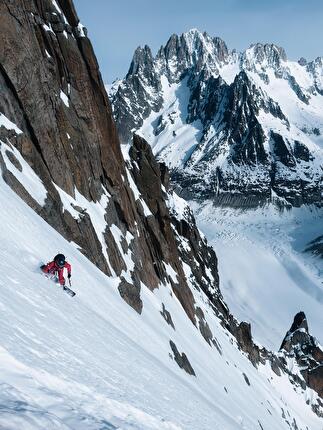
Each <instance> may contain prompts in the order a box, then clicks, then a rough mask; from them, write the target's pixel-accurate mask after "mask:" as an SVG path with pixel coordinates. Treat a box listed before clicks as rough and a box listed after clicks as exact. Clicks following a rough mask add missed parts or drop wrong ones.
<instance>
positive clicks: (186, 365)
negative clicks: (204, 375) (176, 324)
mask: <svg viewBox="0 0 323 430" xmlns="http://www.w3.org/2000/svg"><path fill="white" fill-rule="evenodd" d="M169 344H170V347H171V348H172V351H173V354H174V360H175V361H176V363H177V364H178V365H179V367H180V368H181V369H184V370H185V372H186V373H188V374H189V375H192V376H196V374H195V372H194V369H193V367H192V366H191V363H190V362H189V360H188V358H187V356H186V354H185V352H182V353H180V352H179V351H178V349H177V346H176V345H175V343H174V342H173V341H172V340H170V341H169Z"/></svg>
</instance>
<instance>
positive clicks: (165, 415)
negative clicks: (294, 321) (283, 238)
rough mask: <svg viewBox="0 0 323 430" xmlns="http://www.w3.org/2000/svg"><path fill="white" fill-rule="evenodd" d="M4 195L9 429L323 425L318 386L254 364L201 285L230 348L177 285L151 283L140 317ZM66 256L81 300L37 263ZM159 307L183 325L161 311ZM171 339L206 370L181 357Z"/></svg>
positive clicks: (2, 413)
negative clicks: (186, 305)
mask: <svg viewBox="0 0 323 430" xmlns="http://www.w3.org/2000/svg"><path fill="white" fill-rule="evenodd" d="M0 201H1V211H0V223H1V229H0V240H1V244H2V246H1V249H0V273H1V277H0V309H1V325H0V375H1V376H0V385H1V387H0V428H1V429H5V430H9V429H10V430H17V429H18V428H19V429H24V430H29V429H42V430H43V429H51V430H54V429H74V430H82V429H84V430H85V429H86V430H89V429H93V430H94V429H95V430H99V429H101V430H103V429H116V428H118V429H180V428H182V429H199V430H201V429H205V430H206V429H219V430H220V429H221V430H224V429H226V430H236V429H239V428H241V429H248V430H253V429H258V430H259V428H270V429H273V430H276V429H277V430H282V429H284V428H286V429H289V428H290V425H291V423H292V422H293V420H294V419H295V420H296V422H297V425H298V428H299V429H303V430H305V429H306V426H307V428H310V429H311V430H321V429H322V420H321V419H319V418H318V417H317V416H316V415H315V414H314V413H313V412H312V410H311V406H310V404H309V405H307V404H306V403H305V401H304V400H305V399H308V400H309V403H310V402H311V401H315V398H316V395H315V394H314V392H313V391H312V390H309V389H308V390H307V391H306V392H304V393H303V392H301V391H300V389H299V388H295V389H294V388H293V386H292V385H291V384H290V383H289V381H288V378H287V376H283V377H278V376H276V375H275V374H274V373H273V372H272V371H271V370H270V368H269V367H268V366H260V367H259V370H256V368H254V367H253V366H252V365H251V363H250V361H249V360H248V359H247V358H246V357H245V356H244V355H242V354H241V352H240V351H239V350H238V349H237V347H236V344H235V341H234V339H232V337H231V336H230V335H229V334H228V333H227V332H226V331H225V330H224V329H223V328H222V327H221V326H220V324H219V321H218V320H217V318H216V317H215V316H214V314H213V312H211V310H210V308H209V307H208V305H207V302H206V300H205V297H203V296H202V295H201V293H198V292H197V291H196V290H194V295H195V299H196V302H197V304H198V305H199V306H201V307H202V308H203V309H204V312H205V315H206V319H207V321H208V323H209V325H210V328H211V330H212V331H213V333H214V334H215V336H216V338H217V340H218V343H219V345H220V348H221V349H220V350H221V354H220V353H219V352H218V350H217V349H216V348H215V347H210V346H209V345H208V344H207V343H206V342H205V341H204V339H203V338H202V336H201V335H200V333H199V331H198V330H197V329H196V328H195V327H194V326H193V325H192V323H191V322H190V321H189V319H188V318H187V316H186V314H185V313H184V312H183V310H182V307H181V306H180V304H179V302H178V301H177V300H176V298H175V297H174V296H173V295H172V293H171V289H170V287H169V286H168V285H164V286H161V287H160V288H159V289H157V290H155V292H154V293H152V292H151V291H149V290H148V288H146V287H144V286H143V288H142V293H141V295H142V300H143V302H144V307H143V314H142V315H141V316H140V315H138V314H137V313H136V312H135V311H134V310H133V309H132V308H130V307H129V306H128V305H127V304H126V303H125V302H124V301H123V300H122V299H121V298H120V296H119V293H118V291H117V284H118V280H117V279H116V278H108V277H107V276H105V275H104V274H103V273H102V272H100V271H99V270H98V269H97V268H96V267H95V266H94V265H92V264H91V263H90V262H89V261H88V260H87V259H86V258H85V257H84V256H83V255H82V254H81V253H80V252H79V251H78V250H77V249H76V247H75V246H74V245H73V244H72V243H68V242H67V241H65V240H64V239H63V238H62V237H61V236H60V235H59V234H58V233H57V232H56V231H54V230H53V229H52V228H51V227H50V226H49V225H48V224H47V223H46V222H45V221H44V220H43V219H41V218H40V217H39V216H37V215H36V214H35V213H34V212H33V211H32V210H31V209H30V208H29V207H28V206H27V205H26V204H25V203H23V202H22V201H21V200H20V199H19V198H18V197H17V196H16V195H15V194H14V192H13V191H12V190H11V189H10V188H9V187H8V186H7V185H6V184H5V183H4V182H3V180H2V179H0ZM58 251H60V252H64V253H65V254H66V255H67V257H68V259H69V261H70V262H71V263H72V266H73V287H74V289H75V291H76V293H77V295H76V296H75V297H74V298H73V299H72V298H70V297H69V296H68V295H66V294H64V293H63V292H62V291H61V290H60V289H59V288H58V287H57V286H56V285H55V284H54V283H52V282H51V281H49V280H47V279H46V278H44V277H43V275H41V274H40V273H39V270H38V266H39V263H40V262H41V261H42V260H46V261H47V260H49V259H50V258H51V257H52V256H53V255H54V254H55V253H57V252H58ZM186 271H187V273H189V268H186ZM161 302H163V303H165V306H166V308H167V309H168V310H169V311H170V312H171V315H172V318H173V321H174V324H175V327H176V331H175V330H173V329H172V328H171V327H170V326H169V325H167V324H166V322H165V321H164V319H163V318H162V317H161V315H160V311H161ZM288 325H289V324H288ZM284 332H285V329H284ZM170 339H172V340H173V341H174V342H175V343H176V345H177V347H178V349H179V351H180V352H181V351H185V353H186V354H187V356H188V358H189V360H190V362H191V364H192V366H193V368H194V370H195V373H196V375H197V376H196V377H193V376H190V375H188V374H186V373H185V372H184V371H183V370H182V369H180V368H179V367H178V366H177V364H176V363H175V361H174V360H173V359H172V357H171V349H170V346H169V340H170ZM243 374H245V375H246V377H245V376H244V375H243ZM246 378H248V381H249V383H250V385H248V384H247V382H246V381H247V379H246ZM282 410H283V411H284V412H282ZM283 416H284V417H285V418H283Z"/></svg>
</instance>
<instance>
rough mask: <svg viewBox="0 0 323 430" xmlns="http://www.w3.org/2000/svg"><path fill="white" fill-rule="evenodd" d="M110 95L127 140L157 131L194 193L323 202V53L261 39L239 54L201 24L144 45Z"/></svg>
mask: <svg viewBox="0 0 323 430" xmlns="http://www.w3.org/2000/svg"><path fill="white" fill-rule="evenodd" d="M110 97H111V99H112V105H113V111H114V116H115V119H116V123H117V127H118V130H119V134H120V137H121V139H122V141H124V142H125V141H127V140H128V139H129V138H130V135H131V132H132V131H139V132H140V133H141V134H142V135H143V136H144V137H145V138H146V139H148V141H149V142H150V143H151V145H152V147H153V150H154V153H155V154H156V155H157V156H158V157H159V158H160V159H161V160H163V161H165V162H166V163H167V164H168V165H169V166H170V167H171V168H172V169H173V172H172V178H173V180H174V182H175V183H176V184H177V186H178V191H179V192H180V193H181V194H182V195H183V196H184V197H186V198H193V199H206V198H212V199H213V200H214V201H215V202H217V203H219V204H221V205H233V206H240V207H242V206H244V207H250V206H258V205H261V204H263V203H264V202H266V201H268V200H276V201H279V202H280V203H282V204H285V205H288V204H292V205H293V206H299V205H301V204H303V203H316V204H318V205H320V204H321V203H322V197H321V193H322V190H323V185H322V168H323V167H322V166H323V137H322V134H323V60H322V58H320V57H319V58H317V59H316V60H315V61H312V62H309V63H307V62H306V61H305V60H304V59H302V60H300V62H298V63H297V62H293V61H289V60H288V59H287V57H286V54H285V52H284V50H283V49H282V48H280V47H277V46H275V45H272V44H266V45H262V44H259V43H257V44H255V45H252V46H251V47H250V48H249V49H247V50H246V51H244V52H242V53H237V52H236V51H230V50H229V49H228V48H227V46H226V45H225V43H224V42H223V41H222V40H221V39H219V38H212V37H211V36H209V35H208V34H206V33H200V32H199V31H198V30H195V29H194V30H191V31H189V32H187V33H184V34H182V35H181V36H177V35H173V36H171V38H170V39H169V40H168V42H167V44H166V45H165V47H164V46H162V47H161V48H160V50H159V51H158V53H157V55H156V56H155V57H153V55H152V53H151V51H150V49H149V47H148V46H145V47H144V48H138V49H137V50H136V52H135V54H134V57H133V60H132V62H131V65H130V68H129V71H128V73H127V75H126V77H125V78H124V79H123V80H121V81H118V82H116V83H115V84H114V85H112V87H111V88H110Z"/></svg>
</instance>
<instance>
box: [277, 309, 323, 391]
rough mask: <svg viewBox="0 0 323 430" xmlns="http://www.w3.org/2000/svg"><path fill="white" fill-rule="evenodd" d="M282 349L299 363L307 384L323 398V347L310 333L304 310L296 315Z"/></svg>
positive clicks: (289, 357)
mask: <svg viewBox="0 0 323 430" xmlns="http://www.w3.org/2000/svg"><path fill="white" fill-rule="evenodd" d="M280 350H281V351H283V352H284V353H285V355H286V356H287V357H288V359H292V360H294V361H295V362H296V363H297V365H298V367H299V371H300V374H301V375H302V377H303V379H304V381H305V382H306V385H308V386H309V387H310V388H313V390H315V391H316V392H317V393H318V394H319V396H320V397H322V398H323V349H322V347H321V346H320V345H319V343H318V342H317V340H316V339H315V338H314V337H313V336H311V335H310V334H309V331H308V324H307V320H306V316H305V314H304V312H299V313H298V314H296V315H295V318H294V321H293V324H292V326H291V328H290V329H289V330H288V332H287V333H286V336H285V338H284V340H283V342H282V345H281V347H280Z"/></svg>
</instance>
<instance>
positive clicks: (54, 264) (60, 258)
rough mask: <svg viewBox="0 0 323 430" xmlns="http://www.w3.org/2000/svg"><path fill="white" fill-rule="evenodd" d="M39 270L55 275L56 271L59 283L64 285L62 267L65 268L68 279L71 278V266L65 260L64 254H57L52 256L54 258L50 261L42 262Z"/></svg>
mask: <svg viewBox="0 0 323 430" xmlns="http://www.w3.org/2000/svg"><path fill="white" fill-rule="evenodd" d="M40 268H41V270H42V271H43V272H44V273H48V274H50V275H55V274H56V273H57V275H58V280H59V283H60V284H61V285H62V286H64V285H65V278H64V275H63V272H64V268H65V269H67V277H68V279H70V278H71V276H72V275H71V271H72V267H71V265H70V264H69V263H68V262H67V261H66V258H65V255H63V254H57V255H56V256H55V257H54V260H53V261H51V262H50V263H47V264H44V265H43V266H41V267H40Z"/></svg>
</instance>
